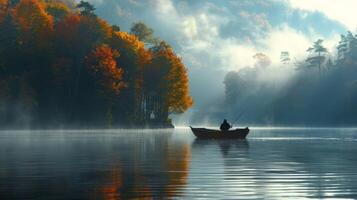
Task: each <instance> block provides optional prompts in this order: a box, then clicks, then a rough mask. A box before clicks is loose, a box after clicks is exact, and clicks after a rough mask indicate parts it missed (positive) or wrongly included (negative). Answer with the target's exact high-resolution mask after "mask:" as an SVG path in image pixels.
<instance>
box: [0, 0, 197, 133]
mask: <svg viewBox="0 0 357 200" xmlns="http://www.w3.org/2000/svg"><path fill="white" fill-rule="evenodd" d="M188 84H189V83H188V76H187V69H186V68H185V66H184V64H183V62H182V60H181V58H180V57H179V56H178V55H176V54H175V52H174V51H173V49H172V48H171V47H170V45H168V44H167V43H166V42H165V41H162V40H160V39H159V38H155V37H154V36H153V30H152V29H150V28H149V27H147V26H146V25H145V24H143V23H140V22H139V23H135V24H133V27H132V29H131V31H130V33H128V32H124V31H121V30H120V27H119V26H118V25H110V24H108V23H107V22H106V21H105V20H103V19H101V18H100V17H98V16H97V15H96V14H95V8H94V7H93V5H91V4H89V3H88V2H84V1H81V2H79V3H74V2H72V1H71V0H63V1H59V0H0V127H9V126H10V127H11V126H16V127H18V126H20V125H21V126H23V125H27V126H34V127H38V126H41V127H42V126H46V127H58V126H63V125H65V126H73V127H78V126H87V127H88V126H105V127H115V126H146V125H148V126H161V127H165V126H166V127H167V126H170V125H171V122H170V119H169V115H170V114H171V113H182V112H184V111H186V110H187V109H188V108H189V107H190V106H191V105H192V99H191V97H190V95H189V85H188Z"/></svg>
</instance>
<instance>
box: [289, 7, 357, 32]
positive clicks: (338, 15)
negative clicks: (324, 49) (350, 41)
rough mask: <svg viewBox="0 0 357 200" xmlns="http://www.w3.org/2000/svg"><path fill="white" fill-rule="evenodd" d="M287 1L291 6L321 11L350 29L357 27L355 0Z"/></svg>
mask: <svg viewBox="0 0 357 200" xmlns="http://www.w3.org/2000/svg"><path fill="white" fill-rule="evenodd" d="M289 3H290V5H291V6H292V7H293V8H297V9H303V10H309V11H318V12H322V13H324V14H325V15H326V16H328V17H329V18H331V19H333V20H337V21H339V22H341V23H342V24H344V25H345V26H346V27H348V28H349V29H350V30H355V29H356V27H357V21H356V20H355V19H356V18H357V12H356V8H357V1H356V0H338V1H337V0H335V1H326V0H289Z"/></svg>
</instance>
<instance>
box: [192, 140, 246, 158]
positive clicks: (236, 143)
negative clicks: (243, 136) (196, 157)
mask: <svg viewBox="0 0 357 200" xmlns="http://www.w3.org/2000/svg"><path fill="white" fill-rule="evenodd" d="M214 145H217V146H218V147H219V149H220V151H221V153H222V155H223V157H227V156H228V154H229V153H230V152H231V151H234V152H239V153H243V154H244V153H247V152H248V149H249V142H248V141H247V140H206V139H197V138H196V139H195V141H194V142H193V145H192V146H193V148H196V149H201V148H205V147H208V146H214Z"/></svg>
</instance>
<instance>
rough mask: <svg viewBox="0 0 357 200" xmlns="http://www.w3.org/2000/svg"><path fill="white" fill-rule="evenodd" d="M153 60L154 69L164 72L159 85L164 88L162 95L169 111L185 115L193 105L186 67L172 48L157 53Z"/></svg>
mask: <svg viewBox="0 0 357 200" xmlns="http://www.w3.org/2000/svg"><path fill="white" fill-rule="evenodd" d="M153 60H154V61H153V65H154V67H156V68H157V67H158V68H159V69H158V70H159V71H162V72H161V73H162V76H163V77H162V81H161V83H159V85H161V87H164V93H163V94H162V95H163V96H164V99H165V101H166V102H165V104H166V105H167V106H168V111H169V112H170V113H183V112H184V111H186V110H187V109H188V108H190V107H191V106H192V105H193V100H192V98H191V96H190V94H189V80H188V74H187V69H186V67H185V65H184V64H183V63H182V60H181V58H179V57H178V56H177V55H176V54H175V52H174V51H173V50H172V48H166V49H162V50H160V51H158V52H156V53H155V55H154V59H153ZM147 84H149V83H147ZM161 89H162V88H161Z"/></svg>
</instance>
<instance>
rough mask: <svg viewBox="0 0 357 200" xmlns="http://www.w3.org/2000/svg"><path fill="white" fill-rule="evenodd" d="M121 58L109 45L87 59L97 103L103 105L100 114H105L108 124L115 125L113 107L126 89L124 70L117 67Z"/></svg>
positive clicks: (100, 47)
mask: <svg viewBox="0 0 357 200" xmlns="http://www.w3.org/2000/svg"><path fill="white" fill-rule="evenodd" d="M118 57H119V52H118V51H117V50H113V49H111V48H110V47H109V46H108V45H101V46H99V47H97V48H96V49H95V50H93V52H92V53H91V54H90V55H89V56H88V58H87V68H88V71H89V74H90V75H91V81H93V82H92V84H94V87H95V88H94V94H93V95H92V96H95V97H97V101H98V102H97V103H98V104H99V105H101V109H100V110H98V111H97V112H98V114H99V113H101V112H103V111H104V113H105V116H102V118H106V121H107V124H108V125H112V124H113V110H112V109H113V105H114V100H115V98H116V97H117V96H118V95H119V94H120V91H121V89H122V88H124V87H125V84H124V82H123V81H122V77H123V73H124V71H123V69H121V68H119V67H118V66H117V62H116V58H118Z"/></svg>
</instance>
